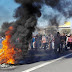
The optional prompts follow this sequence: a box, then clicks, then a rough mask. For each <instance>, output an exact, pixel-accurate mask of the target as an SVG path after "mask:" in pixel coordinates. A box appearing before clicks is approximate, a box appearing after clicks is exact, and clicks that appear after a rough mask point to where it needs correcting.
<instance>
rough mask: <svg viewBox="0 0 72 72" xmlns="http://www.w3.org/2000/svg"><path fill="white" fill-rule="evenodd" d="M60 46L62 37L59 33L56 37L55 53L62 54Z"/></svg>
mask: <svg viewBox="0 0 72 72" xmlns="http://www.w3.org/2000/svg"><path fill="white" fill-rule="evenodd" d="M60 44H61V36H60V33H59V32H57V34H56V36H55V37H54V51H55V53H57V51H58V52H60Z"/></svg>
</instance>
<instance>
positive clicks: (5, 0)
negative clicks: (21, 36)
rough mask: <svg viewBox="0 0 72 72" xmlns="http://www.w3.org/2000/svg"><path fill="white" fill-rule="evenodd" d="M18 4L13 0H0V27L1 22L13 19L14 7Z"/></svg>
mask: <svg viewBox="0 0 72 72" xmlns="http://www.w3.org/2000/svg"><path fill="white" fill-rule="evenodd" d="M18 6H19V4H17V3H16V2H15V1H14V0H0V27H1V25H2V24H3V22H11V21H14V20H15V18H14V17H13V15H14V13H15V9H16V8H17V7H18Z"/></svg>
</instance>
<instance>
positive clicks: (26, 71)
mask: <svg viewBox="0 0 72 72" xmlns="http://www.w3.org/2000/svg"><path fill="white" fill-rule="evenodd" d="M70 55H72V53H70V54H67V55H65V56H62V57H60V58H58V59H55V60H52V61H50V62H46V63H43V64H40V65H37V66H35V67H32V68H29V69H27V70H25V71H22V72H31V71H33V70H36V69H39V68H41V67H43V66H46V65H48V64H51V63H53V62H56V61H58V60H60V59H63V58H65V57H68V56H70Z"/></svg>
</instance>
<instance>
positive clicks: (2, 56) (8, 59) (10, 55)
mask: <svg viewBox="0 0 72 72" xmlns="http://www.w3.org/2000/svg"><path fill="white" fill-rule="evenodd" d="M12 30H13V27H12V26H11V27H9V30H8V31H6V33H5V34H6V39H5V40H3V42H2V44H3V46H2V49H0V64H2V63H6V64H14V63H15V54H16V53H17V52H21V50H18V51H17V52H16V51H15V47H14V45H11V43H10V39H11V35H10V33H11V31H12Z"/></svg>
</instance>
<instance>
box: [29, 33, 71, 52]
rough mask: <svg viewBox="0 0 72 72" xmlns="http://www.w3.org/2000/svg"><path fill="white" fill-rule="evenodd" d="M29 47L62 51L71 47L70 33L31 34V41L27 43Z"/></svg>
mask: <svg viewBox="0 0 72 72" xmlns="http://www.w3.org/2000/svg"><path fill="white" fill-rule="evenodd" d="M29 47H30V49H44V50H51V49H54V51H55V52H63V51H65V50H68V48H70V49H72V34H69V35H66V34H65V33H62V34H60V33H59V32H57V33H56V35H55V36H54V35H52V34H49V35H41V34H38V35H36V36H33V38H32V41H31V43H30V44H29Z"/></svg>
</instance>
